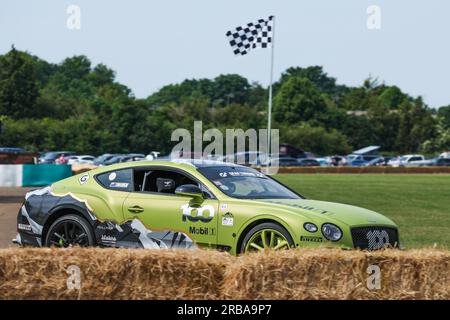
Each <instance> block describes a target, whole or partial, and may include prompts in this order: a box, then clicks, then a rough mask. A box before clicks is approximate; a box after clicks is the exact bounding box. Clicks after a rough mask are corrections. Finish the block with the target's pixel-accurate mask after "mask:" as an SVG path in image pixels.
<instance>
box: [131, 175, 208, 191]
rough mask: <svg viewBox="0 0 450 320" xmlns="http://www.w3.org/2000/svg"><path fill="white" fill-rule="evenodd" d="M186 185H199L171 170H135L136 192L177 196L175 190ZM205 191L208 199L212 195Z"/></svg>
mask: <svg viewBox="0 0 450 320" xmlns="http://www.w3.org/2000/svg"><path fill="white" fill-rule="evenodd" d="M184 184H194V185H199V184H198V183H197V182H196V181H194V180H192V179H191V178H189V177H188V176H185V175H183V174H181V173H178V172H175V171H170V170H152V169H149V168H147V169H135V170H134V190H135V191H140V192H156V193H164V194H175V189H176V188H178V187H179V186H182V185H184ZM200 187H201V188H202V190H204V194H205V197H206V198H210V197H211V195H210V194H209V192H208V191H207V190H205V189H206V188H203V186H200Z"/></svg>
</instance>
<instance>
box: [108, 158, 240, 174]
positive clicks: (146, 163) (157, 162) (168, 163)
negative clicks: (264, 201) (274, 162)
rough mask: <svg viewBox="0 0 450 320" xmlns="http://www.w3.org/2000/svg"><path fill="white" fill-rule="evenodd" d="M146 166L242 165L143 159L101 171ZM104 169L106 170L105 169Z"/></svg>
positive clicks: (236, 165) (198, 160)
mask: <svg viewBox="0 0 450 320" xmlns="http://www.w3.org/2000/svg"><path fill="white" fill-rule="evenodd" d="M136 166H140V167H145V166H167V167H177V168H185V169H192V168H206V167H242V168H247V167H245V166H241V165H238V164H234V163H229V162H222V161H214V160H203V159H173V160H143V161H135V162H122V163H116V164H112V165H108V166H102V167H99V168H101V169H102V170H101V171H110V170H114V169H122V168H128V167H136ZM103 169H104V170H103Z"/></svg>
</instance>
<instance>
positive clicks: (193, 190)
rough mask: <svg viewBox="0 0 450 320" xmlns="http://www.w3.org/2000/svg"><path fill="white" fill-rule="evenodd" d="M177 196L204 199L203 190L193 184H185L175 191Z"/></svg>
mask: <svg viewBox="0 0 450 320" xmlns="http://www.w3.org/2000/svg"><path fill="white" fill-rule="evenodd" d="M175 194H176V195H179V196H187V197H192V198H203V192H202V190H201V189H200V188H199V187H198V186H196V185H193V184H183V185H182V186H179V187H178V188H176V189H175Z"/></svg>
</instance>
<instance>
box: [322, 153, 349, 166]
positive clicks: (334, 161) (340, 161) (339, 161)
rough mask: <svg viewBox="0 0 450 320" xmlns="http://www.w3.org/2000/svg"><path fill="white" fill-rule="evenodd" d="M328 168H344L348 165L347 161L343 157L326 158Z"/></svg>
mask: <svg viewBox="0 0 450 320" xmlns="http://www.w3.org/2000/svg"><path fill="white" fill-rule="evenodd" d="M326 161H327V165H328V166H333V167H337V166H346V165H347V164H348V159H347V158H346V157H345V156H339V155H334V156H330V157H326Z"/></svg>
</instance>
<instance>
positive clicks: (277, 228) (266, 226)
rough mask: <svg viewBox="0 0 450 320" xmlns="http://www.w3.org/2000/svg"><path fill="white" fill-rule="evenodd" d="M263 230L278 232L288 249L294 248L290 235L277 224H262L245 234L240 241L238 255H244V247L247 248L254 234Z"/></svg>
mask: <svg viewBox="0 0 450 320" xmlns="http://www.w3.org/2000/svg"><path fill="white" fill-rule="evenodd" d="M263 229H273V230H275V231H278V232H280V233H281V234H282V235H283V236H284V237H285V238H286V240H287V242H288V243H289V247H290V248H293V247H294V241H293V240H292V237H291V235H290V234H289V232H288V231H287V230H286V229H285V228H283V227H282V226H280V225H279V224H276V223H273V222H264V223H261V224H258V225H256V226H254V227H253V228H251V229H250V230H249V231H248V232H247V233H246V235H245V236H244V239H243V240H242V243H241V246H240V248H239V253H245V247H246V246H247V242H248V241H249V240H250V238H251V237H252V236H253V235H254V234H255V233H257V232H258V231H261V230H263Z"/></svg>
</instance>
